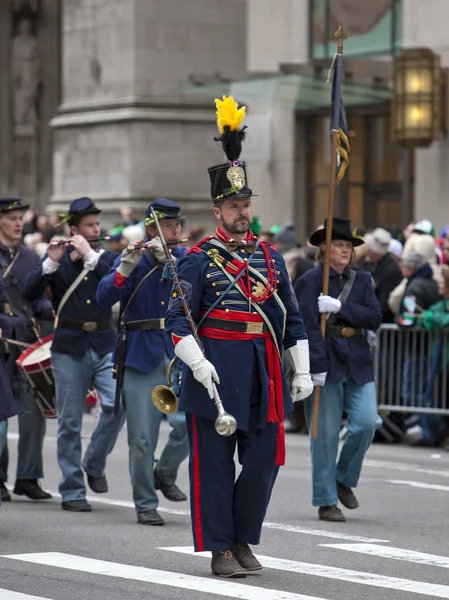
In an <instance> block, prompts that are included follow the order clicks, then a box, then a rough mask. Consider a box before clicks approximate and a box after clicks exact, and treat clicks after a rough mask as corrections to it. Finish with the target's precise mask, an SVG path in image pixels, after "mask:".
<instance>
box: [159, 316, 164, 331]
mask: <svg viewBox="0 0 449 600" xmlns="http://www.w3.org/2000/svg"><path fill="white" fill-rule="evenodd" d="M159 329H165V319H164V318H162V319H159Z"/></svg>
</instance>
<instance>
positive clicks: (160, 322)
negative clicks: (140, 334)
mask: <svg viewBox="0 0 449 600" xmlns="http://www.w3.org/2000/svg"><path fill="white" fill-rule="evenodd" d="M125 329H126V331H151V330H155V329H165V319H145V320H143V321H128V322H127V323H125Z"/></svg>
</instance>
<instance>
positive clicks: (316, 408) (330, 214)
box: [312, 25, 347, 439]
mask: <svg viewBox="0 0 449 600" xmlns="http://www.w3.org/2000/svg"><path fill="white" fill-rule="evenodd" d="M346 37H347V35H346V33H345V30H344V29H343V25H340V27H339V28H338V30H337V31H336V33H335V38H336V39H337V40H338V49H337V54H340V55H341V54H343V40H344V39H345V38H346ZM338 144H339V134H338V122H337V123H334V124H333V127H332V133H331V167H330V176H329V198H328V204H327V228H326V241H325V243H326V247H325V250H324V265H323V296H327V295H328V294H329V273H330V251H331V242H332V221H333V218H334V200H335V185H336V182H337V177H336V173H337V151H338ZM326 320H327V315H326V313H321V316H320V327H321V334H322V336H323V339H324V338H325V337H326ZM320 395H321V386H316V387H315V390H314V394H313V412H312V438H313V439H315V438H316V436H317V433H318V416H319V414H320Z"/></svg>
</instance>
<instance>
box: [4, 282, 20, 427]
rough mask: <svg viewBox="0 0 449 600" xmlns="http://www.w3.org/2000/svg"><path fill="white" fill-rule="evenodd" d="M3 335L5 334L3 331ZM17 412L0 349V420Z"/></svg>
mask: <svg viewBox="0 0 449 600" xmlns="http://www.w3.org/2000/svg"><path fill="white" fill-rule="evenodd" d="M0 294H3V279H1V278H0ZM3 336H5V334H4V332H3ZM16 414H17V408H16V405H15V402H14V396H13V393H12V390H11V384H10V381H9V377H8V373H7V372H6V366H5V359H4V357H3V352H2V351H1V350H0V421H6V419H9V418H10V417H14V416H15V415H16Z"/></svg>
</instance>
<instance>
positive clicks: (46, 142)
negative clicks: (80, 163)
mask: <svg viewBox="0 0 449 600" xmlns="http://www.w3.org/2000/svg"><path fill="white" fill-rule="evenodd" d="M60 18H61V13H60V3H59V1H58V0H2V2H0V79H1V85H0V189H1V194H2V195H19V196H20V197H21V198H22V199H23V200H25V201H27V202H30V203H31V204H32V205H33V206H36V207H38V208H44V207H45V206H46V205H48V204H49V203H50V199H51V194H52V186H53V182H52V157H53V132H52V128H51V126H50V121H51V119H52V118H53V117H54V115H55V114H56V112H57V108H58V105H59V102H60V89H61V85H60V47H61V45H60V44H61V28H60Z"/></svg>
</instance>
